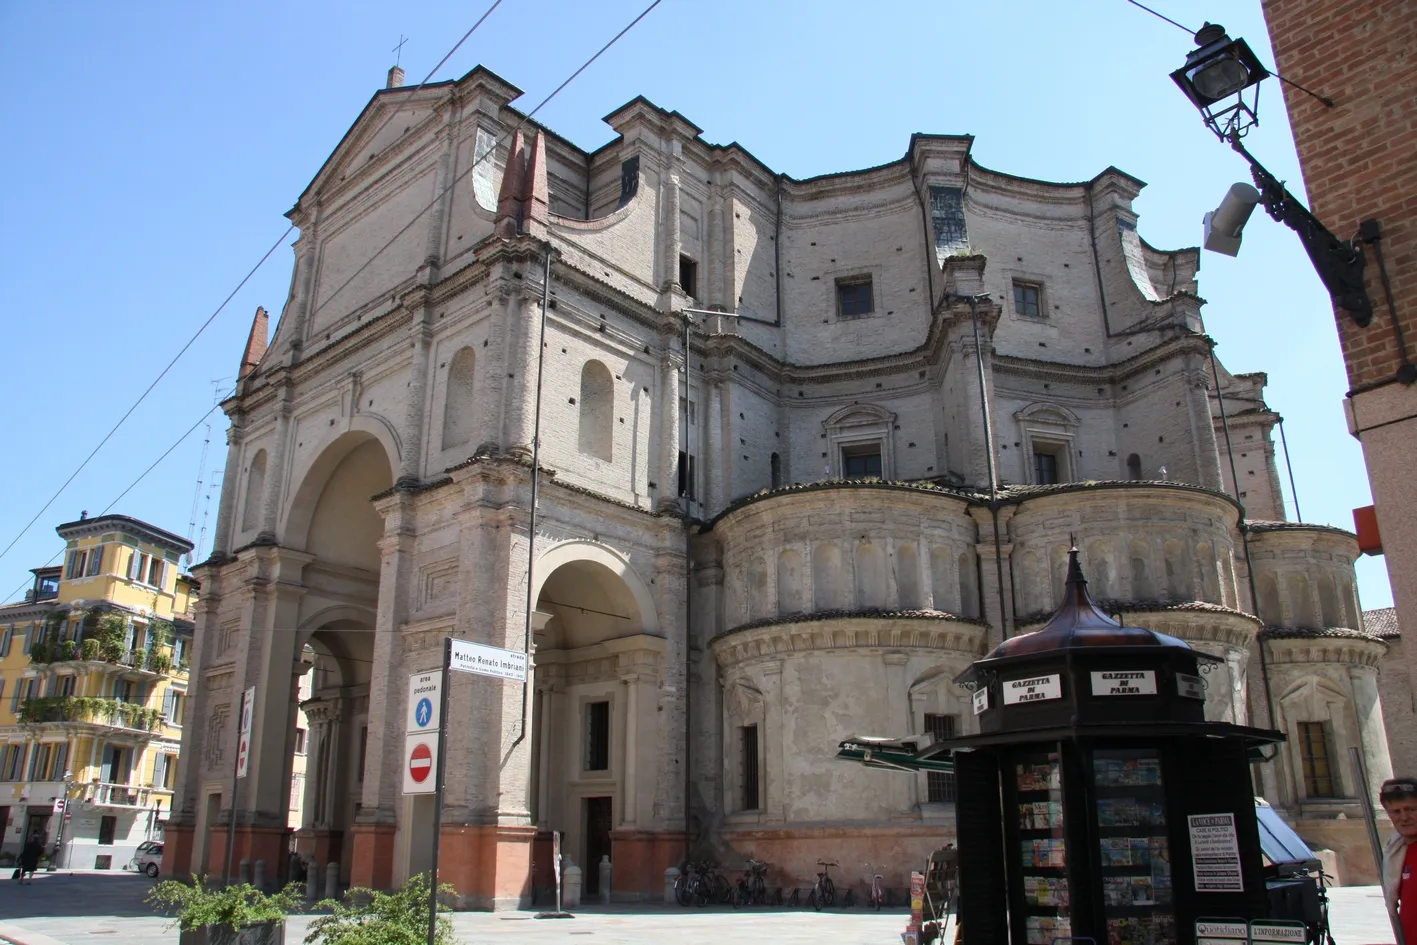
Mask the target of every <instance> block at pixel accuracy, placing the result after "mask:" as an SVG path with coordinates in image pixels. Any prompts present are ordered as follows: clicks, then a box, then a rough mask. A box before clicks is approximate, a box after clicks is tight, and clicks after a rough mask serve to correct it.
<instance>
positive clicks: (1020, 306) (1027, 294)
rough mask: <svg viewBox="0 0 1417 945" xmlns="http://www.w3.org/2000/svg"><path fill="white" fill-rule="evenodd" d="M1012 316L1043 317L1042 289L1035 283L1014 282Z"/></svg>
mask: <svg viewBox="0 0 1417 945" xmlns="http://www.w3.org/2000/svg"><path fill="white" fill-rule="evenodd" d="M1014 314H1016V315H1031V316H1033V317H1034V318H1040V317H1042V315H1043V287H1042V286H1041V285H1039V284H1038V283H1036V282H1020V281H1019V280H1017V279H1015V280H1014Z"/></svg>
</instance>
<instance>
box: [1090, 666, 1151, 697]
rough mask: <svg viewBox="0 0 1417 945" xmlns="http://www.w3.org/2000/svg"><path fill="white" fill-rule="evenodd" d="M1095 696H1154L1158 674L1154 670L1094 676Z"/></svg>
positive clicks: (1118, 671) (1112, 672) (1106, 673)
mask: <svg viewBox="0 0 1417 945" xmlns="http://www.w3.org/2000/svg"><path fill="white" fill-rule="evenodd" d="M1092 694H1093V695H1094V696H1154V695H1156V673H1155V672H1153V671H1152V670H1149V669H1145V670H1110V671H1108V672H1103V673H1099V672H1094V673H1093V674H1092Z"/></svg>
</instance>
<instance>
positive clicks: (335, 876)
mask: <svg viewBox="0 0 1417 945" xmlns="http://www.w3.org/2000/svg"><path fill="white" fill-rule="evenodd" d="M338 896H339V861H338V860H331V861H330V862H328V863H326V864H325V898H326V899H335V898H337V897H338Z"/></svg>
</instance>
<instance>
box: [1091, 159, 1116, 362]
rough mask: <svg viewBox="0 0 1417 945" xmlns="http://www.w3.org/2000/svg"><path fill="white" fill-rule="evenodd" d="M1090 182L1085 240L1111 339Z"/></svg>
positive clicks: (1098, 296) (1104, 320) (1104, 325)
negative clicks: (1088, 248)
mask: <svg viewBox="0 0 1417 945" xmlns="http://www.w3.org/2000/svg"><path fill="white" fill-rule="evenodd" d="M1092 184H1093V182H1092V181H1088V183H1087V239H1088V242H1089V243H1090V244H1091V245H1092V273H1093V275H1095V276H1096V277H1097V302H1098V304H1099V305H1101V306H1102V328H1103V331H1104V332H1105V334H1106V336H1107V337H1108V338H1111V337H1112V321H1111V319H1110V317H1109V316H1108V314H1107V288H1106V287H1105V286H1104V285H1103V282H1102V263H1101V261H1100V260H1099V259H1098V256H1097V228H1096V226H1094V224H1093V222H1092Z"/></svg>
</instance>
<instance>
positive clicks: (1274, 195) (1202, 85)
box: [1171, 23, 1373, 327]
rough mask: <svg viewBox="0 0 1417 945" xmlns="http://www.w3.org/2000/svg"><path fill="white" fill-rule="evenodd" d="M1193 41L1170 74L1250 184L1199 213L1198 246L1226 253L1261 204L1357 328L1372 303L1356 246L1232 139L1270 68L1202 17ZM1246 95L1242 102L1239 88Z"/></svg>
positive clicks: (1246, 121)
mask: <svg viewBox="0 0 1417 945" xmlns="http://www.w3.org/2000/svg"><path fill="white" fill-rule="evenodd" d="M1195 39H1196V48H1195V49H1193V50H1191V52H1190V54H1189V55H1187V56H1186V62H1185V65H1183V66H1181V68H1179V69H1177V70H1176V71H1175V72H1173V73H1171V80H1172V81H1173V82H1175V83H1176V85H1177V86H1178V87H1180V89H1181V91H1182V92H1183V93H1185V96H1186V98H1188V99H1190V101H1191V104H1192V105H1194V106H1196V108H1197V109H1198V110H1199V111H1200V113H1201V116H1202V117H1203V118H1204V119H1205V124H1206V127H1208V128H1209V129H1210V130H1211V131H1212V132H1214V133H1215V136H1216V137H1217V138H1219V139H1220V140H1221V141H1226V142H1228V143H1229V144H1230V147H1231V148H1233V149H1234V150H1235V152H1236V153H1238V154H1239V155H1240V156H1241V157H1243V158H1244V159H1245V160H1246V162H1248V163H1249V165H1250V175H1251V176H1252V177H1253V178H1254V181H1255V187H1254V188H1251V187H1249V186H1248V185H1244V184H1237V185H1235V186H1234V187H1231V188H1230V192H1229V193H1227V194H1226V196H1225V200H1224V201H1222V202H1221V204H1220V206H1219V207H1218V208H1217V209H1216V210H1215V211H1214V212H1212V213H1209V214H1207V215H1206V219H1205V223H1204V226H1205V246H1206V248H1207V249H1210V250H1212V251H1214V252H1220V253H1225V254H1226V255H1230V256H1234V255H1236V253H1238V252H1239V249H1240V231H1241V229H1242V228H1243V227H1244V225H1245V221H1246V220H1248V219H1249V215H1250V211H1251V210H1253V209H1254V206H1255V204H1261V205H1263V206H1264V208H1265V211H1266V212H1268V213H1269V215H1270V216H1271V217H1273V218H1274V219H1275V220H1278V221H1279V222H1280V223H1283V224H1284V225H1285V226H1287V227H1289V228H1290V229H1291V230H1293V231H1294V232H1295V233H1298V234H1299V239H1300V240H1301V241H1302V242H1303V244H1304V250H1305V251H1306V252H1307V253H1308V254H1309V261H1310V262H1312V263H1313V264H1314V270H1315V272H1317V273H1318V276H1319V279H1320V281H1322V282H1323V284H1324V288H1326V289H1328V293H1329V296H1330V297H1331V298H1332V299H1333V303H1334V305H1336V306H1337V307H1338V308H1341V309H1343V310H1344V311H1346V312H1347V313H1348V314H1349V316H1350V317H1351V318H1352V319H1353V321H1354V322H1355V323H1356V324H1357V325H1358V326H1359V327H1367V325H1368V324H1369V323H1370V322H1371V321H1372V320H1373V303H1372V301H1371V300H1370V299H1369V298H1368V291H1367V289H1366V288H1365V287H1364V285H1363V251H1362V249H1361V248H1359V246H1358V244H1357V243H1356V242H1354V241H1351V240H1340V239H1339V238H1338V237H1336V236H1334V235H1333V234H1332V233H1330V232H1329V231H1328V229H1327V228H1326V227H1325V226H1324V225H1323V224H1322V223H1320V222H1319V221H1318V219H1317V218H1316V217H1315V216H1314V215H1313V214H1312V213H1310V212H1309V210H1308V208H1307V207H1305V206H1304V205H1303V204H1302V203H1300V202H1299V199H1298V198H1297V197H1295V196H1294V195H1293V194H1291V193H1290V192H1289V191H1288V190H1287V189H1286V188H1285V186H1284V184H1283V183H1282V182H1280V181H1279V180H1277V179H1276V178H1275V176H1274V175H1273V174H1271V173H1270V172H1269V171H1268V170H1266V169H1265V167H1264V165H1262V164H1260V162H1259V161H1257V160H1256V159H1255V157H1254V155H1252V154H1250V152H1249V151H1247V150H1245V146H1244V145H1243V144H1241V143H1240V139H1241V138H1242V137H1244V135H1245V134H1246V133H1247V132H1248V131H1249V130H1250V129H1251V128H1253V127H1254V126H1255V125H1257V124H1259V84H1260V82H1262V81H1263V80H1264V79H1266V78H1268V77H1269V76H1270V75H1271V74H1273V75H1275V76H1276V77H1277V78H1279V79H1281V80H1282V81H1289V80H1286V79H1284V77H1283V76H1281V75H1279V74H1278V73H1271V72H1270V71H1269V70H1268V69H1266V68H1265V67H1264V66H1263V65H1261V64H1260V61H1259V59H1258V58H1256V56H1255V54H1254V52H1253V51H1252V50H1251V49H1250V47H1249V44H1248V43H1246V42H1245V41H1244V40H1243V39H1231V38H1230V37H1229V36H1227V35H1226V33H1225V28H1224V27H1222V26H1219V25H1217V24H1214V23H1207V24H1205V25H1204V26H1202V27H1201V28H1200V31H1199V32H1197V33H1196V34H1195ZM1290 84H1291V85H1294V86H1295V88H1298V89H1300V90H1301V91H1304V92H1306V93H1307V94H1309V95H1313V96H1314V97H1315V98H1317V99H1319V100H1320V101H1322V102H1324V103H1325V104H1327V105H1330V106H1331V105H1332V104H1333V103H1332V102H1331V101H1329V100H1328V99H1326V98H1324V97H1323V96H1321V95H1318V94H1316V93H1314V92H1310V91H1309V90H1308V89H1305V88H1304V87H1303V86H1300V85H1298V84H1297V83H1294V82H1290ZM1247 92H1248V93H1249V100H1248V101H1246V93H1247Z"/></svg>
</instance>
